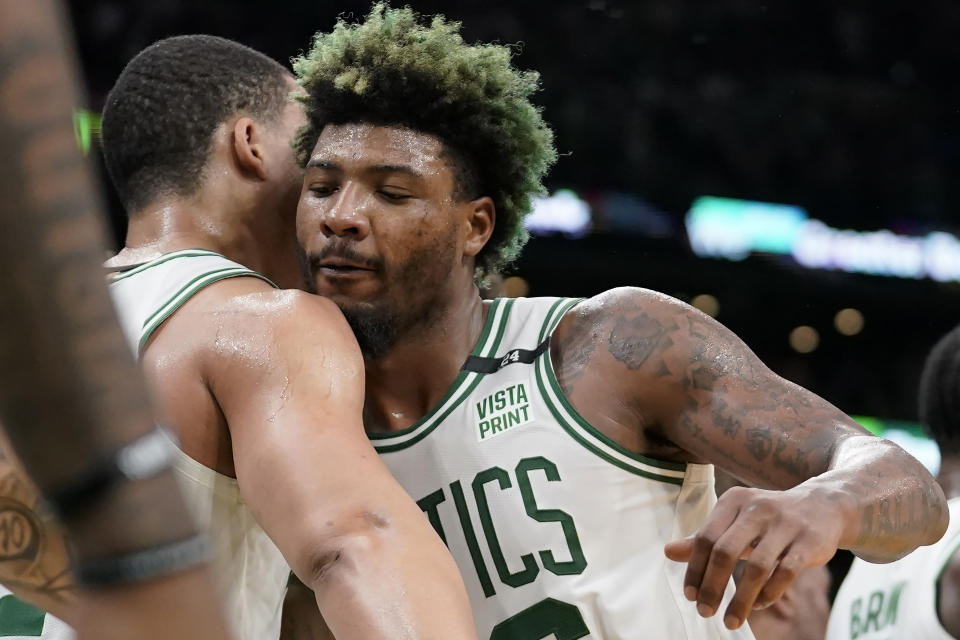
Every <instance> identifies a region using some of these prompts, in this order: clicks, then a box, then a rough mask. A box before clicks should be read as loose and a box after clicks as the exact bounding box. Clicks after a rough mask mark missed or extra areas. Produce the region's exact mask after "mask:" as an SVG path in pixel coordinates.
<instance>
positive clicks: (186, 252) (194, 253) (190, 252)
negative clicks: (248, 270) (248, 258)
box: [110, 249, 276, 286]
mask: <svg viewBox="0 0 960 640" xmlns="http://www.w3.org/2000/svg"><path fill="white" fill-rule="evenodd" d="M199 257H207V258H209V257H214V258H223V259H224V260H226V258H224V257H223V256H222V255H220V254H219V253H217V252H216V251H209V250H207V249H181V250H180V251H171V252H170V253H165V254H163V255H162V256H160V257H158V258H154V259H153V260H148V261H147V262H144V263H143V264H140V265H137V266H136V267H133V268H132V269H129V270H127V271H120V272H117V273H114V274H111V276H110V282H118V281H120V280H124V279H126V278H129V277H130V276H135V275H137V274H138V273H143V272H144V271H146V270H147V269H151V268H153V267H156V266H157V265H161V264H163V263H164V262H169V261H170V260H175V259H177V258H199ZM274 286H276V285H274Z"/></svg>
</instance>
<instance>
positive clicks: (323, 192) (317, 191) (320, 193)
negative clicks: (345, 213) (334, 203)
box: [310, 185, 338, 198]
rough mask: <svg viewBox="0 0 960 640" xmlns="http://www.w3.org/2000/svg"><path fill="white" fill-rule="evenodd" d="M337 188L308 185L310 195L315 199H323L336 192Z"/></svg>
mask: <svg viewBox="0 0 960 640" xmlns="http://www.w3.org/2000/svg"><path fill="white" fill-rule="evenodd" d="M337 189H338V187H336V186H334V185H310V193H312V194H314V195H315V196H317V197H320V198H324V197H326V196H329V195H331V194H332V193H335V192H336V191H337Z"/></svg>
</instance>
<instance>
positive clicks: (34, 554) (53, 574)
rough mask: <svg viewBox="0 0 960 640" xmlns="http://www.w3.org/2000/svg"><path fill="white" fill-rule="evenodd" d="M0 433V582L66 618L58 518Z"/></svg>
mask: <svg viewBox="0 0 960 640" xmlns="http://www.w3.org/2000/svg"><path fill="white" fill-rule="evenodd" d="M9 447H10V445H9V443H8V442H7V441H6V437H5V436H3V434H2V433H0V583H2V584H3V585H4V586H5V587H7V588H8V589H10V591H12V592H13V593H14V595H15V596H17V597H18V598H20V599H21V600H23V601H24V602H29V603H30V604H32V605H34V606H35V607H39V608H40V609H43V610H44V611H49V612H50V613H52V614H53V615H55V616H57V617H58V618H60V619H61V620H66V621H67V622H70V621H71V619H72V617H73V615H74V607H75V606H76V601H77V594H76V590H75V585H74V581H73V577H72V575H71V573H70V553H69V550H68V547H67V542H66V539H65V538H64V535H63V531H62V529H61V527H60V524H59V523H58V522H57V521H56V519H55V518H54V517H53V514H51V513H50V512H49V511H48V510H47V509H46V508H45V506H44V505H43V503H42V501H41V500H40V494H39V492H38V491H37V488H36V486H34V484H33V482H32V481H31V480H30V478H28V477H27V474H26V472H25V471H24V470H23V468H22V467H21V466H20V463H19V462H18V461H17V459H16V457H15V456H14V455H13V451H12V450H10V448H9Z"/></svg>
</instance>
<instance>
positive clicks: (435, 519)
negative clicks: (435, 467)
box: [417, 489, 447, 544]
mask: <svg viewBox="0 0 960 640" xmlns="http://www.w3.org/2000/svg"><path fill="white" fill-rule="evenodd" d="M446 499H447V498H446V496H444V495H443V489H437V490H436V491H434V492H433V493H431V494H430V495H428V496H424V497H423V498H420V499H419V500H417V506H418V507H420V509H421V510H422V511H423V512H424V513H425V514H427V519H428V520H429V521H430V524H432V525H433V528H434V530H435V531H436V532H437V535H439V536H440V539H441V540H443V544H447V536H446V535H444V533H443V523H442V522H440V512H439V511H438V510H437V506H438V505H439V504H440V503H441V502H443V501H445V500H446Z"/></svg>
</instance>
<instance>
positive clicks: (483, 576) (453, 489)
mask: <svg viewBox="0 0 960 640" xmlns="http://www.w3.org/2000/svg"><path fill="white" fill-rule="evenodd" d="M450 493H452V494H453V504H454V505H455V506H456V507H457V516H459V517H460V527H461V528H462V529H463V537H464V539H465V540H466V543H467V549H469V550H470V558H471V559H472V560H473V567H474V569H476V570H477V578H478V579H479V580H480V586H481V587H483V595H484V596H486V597H487V598H489V597H490V596H493V595H496V593H497V592H496V590H495V589H494V588H493V582H491V580H490V574H489V573H488V572H487V565H486V564H484V562H483V554H481V553H480V545H478V544H477V535H476V534H475V533H474V532H473V521H472V520H471V519H470V512H469V511H467V501H466V500H464V498H463V488H462V487H461V486H460V481H459V480H457V481H456V482H452V483H451V484H450Z"/></svg>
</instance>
